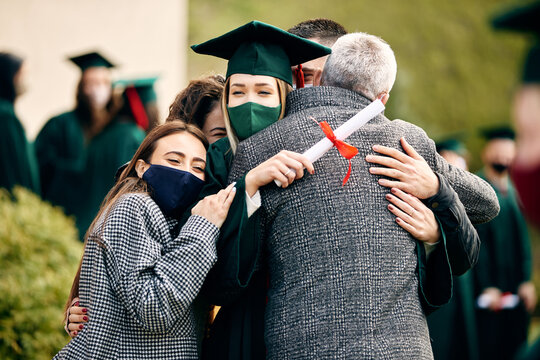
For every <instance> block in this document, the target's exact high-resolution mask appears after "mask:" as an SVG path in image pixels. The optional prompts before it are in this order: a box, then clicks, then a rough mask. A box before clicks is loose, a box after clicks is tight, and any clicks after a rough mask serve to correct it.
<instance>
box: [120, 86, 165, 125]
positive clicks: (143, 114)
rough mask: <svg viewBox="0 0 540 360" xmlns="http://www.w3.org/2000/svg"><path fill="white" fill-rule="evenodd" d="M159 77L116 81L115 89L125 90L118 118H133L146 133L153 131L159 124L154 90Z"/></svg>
mask: <svg viewBox="0 0 540 360" xmlns="http://www.w3.org/2000/svg"><path fill="white" fill-rule="evenodd" d="M157 80H158V77H157V76H154V77H146V78H137V79H121V80H118V81H115V83H114V87H115V89H116V88H123V92H122V100H123V105H122V108H121V109H120V111H119V113H118V116H119V117H120V118H122V117H125V118H124V119H122V120H129V119H128V118H131V119H132V120H133V121H134V122H135V124H137V125H138V126H139V127H140V128H141V129H143V130H144V131H146V132H149V131H150V130H152V129H153V128H154V127H156V125H158V123H159V111H158V107H157V94H156V90H155V88H154V85H155V83H156V81H157Z"/></svg>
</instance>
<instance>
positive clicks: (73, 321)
mask: <svg viewBox="0 0 540 360" xmlns="http://www.w3.org/2000/svg"><path fill="white" fill-rule="evenodd" d="M67 312H68V313H67V318H68V321H67V324H66V331H67V333H68V334H69V336H71V337H72V338H74V337H75V336H77V335H78V334H79V331H81V330H82V329H84V324H86V323H87V322H88V309H87V308H83V307H80V306H79V298H78V297H77V298H75V299H73V301H72V302H71V306H70V307H69V308H68V310H67Z"/></svg>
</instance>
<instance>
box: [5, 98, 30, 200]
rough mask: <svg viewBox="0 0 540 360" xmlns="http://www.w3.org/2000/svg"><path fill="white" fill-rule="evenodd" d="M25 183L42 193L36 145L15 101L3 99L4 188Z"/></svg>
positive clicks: (27, 186) (9, 188)
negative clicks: (28, 135)
mask: <svg viewBox="0 0 540 360" xmlns="http://www.w3.org/2000/svg"><path fill="white" fill-rule="evenodd" d="M14 185H21V186H24V187H26V188H28V189H30V190H32V191H33V192H35V193H37V194H39V174H38V169H37V162H36V158H35V155H34V151H33V148H32V144H30V143H29V142H28V140H27V139H26V134H25V132H24V128H23V126H22V124H21V123H20V121H19V119H18V118H17V116H16V115H15V109H14V106H13V102H11V101H8V100H6V99H2V98H0V188H6V189H8V190H11V188H12V187H13V186H14Z"/></svg>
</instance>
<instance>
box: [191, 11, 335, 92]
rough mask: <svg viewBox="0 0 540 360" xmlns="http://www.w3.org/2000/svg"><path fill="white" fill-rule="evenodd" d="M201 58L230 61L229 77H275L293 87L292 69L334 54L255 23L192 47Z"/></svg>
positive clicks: (308, 42) (266, 25) (297, 37)
mask: <svg viewBox="0 0 540 360" xmlns="http://www.w3.org/2000/svg"><path fill="white" fill-rule="evenodd" d="M191 48H192V49H193V51H195V52H196V53H198V54H206V55H212V56H217V57H220V58H223V59H226V60H229V64H228V67H227V75H226V77H229V76H230V75H232V74H251V75H267V76H272V77H275V78H278V79H281V80H284V81H285V82H287V83H289V84H291V85H292V71H291V66H294V65H298V64H301V63H304V62H306V61H309V60H312V59H316V58H319V57H322V56H325V55H328V54H330V53H331V49H330V48H328V47H326V46H323V45H320V44H317V43H316V42H313V41H310V40H306V39H304V38H301V37H299V36H296V35H293V34H290V33H288V32H286V31H284V30H281V29H279V28H277V27H275V26H272V25H268V24H265V23H262V22H259V21H252V22H249V23H247V24H245V25H243V26H240V27H239V28H237V29H234V30H232V31H229V32H228V33H226V34H224V35H221V36H219V37H216V38H214V39H211V40H208V41H206V42H204V43H202V44H199V45H193V46H192V47H191Z"/></svg>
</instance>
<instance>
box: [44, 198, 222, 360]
mask: <svg viewBox="0 0 540 360" xmlns="http://www.w3.org/2000/svg"><path fill="white" fill-rule="evenodd" d="M105 215H106V217H105V216H102V221H101V222H100V223H99V224H98V225H97V226H96V227H95V231H97V230H99V229H100V228H101V225H103V232H102V235H101V236H100V238H99V243H98V241H96V240H92V239H89V240H88V243H87V245H86V248H85V252H84V257H83V263H82V269H81V278H80V285H79V286H80V289H79V297H80V304H81V306H84V307H87V308H89V309H90V310H89V311H90V320H89V322H88V323H87V324H86V325H85V327H84V329H83V330H82V331H81V332H80V333H79V335H78V336H77V337H76V338H74V339H73V340H71V341H70V342H69V343H68V344H67V345H66V346H65V347H64V348H63V349H62V350H61V351H60V352H59V353H58V354H57V355H56V356H55V359H198V357H199V348H200V341H201V337H202V330H203V326H204V320H205V319H206V318H205V316H204V314H203V313H202V312H203V311H204V310H207V308H205V304H202V303H200V302H199V301H197V300H196V296H197V294H198V292H199V289H200V287H201V286H202V283H203V280H204V278H205V276H206V274H207V273H208V271H209V270H210V268H211V267H212V265H213V264H214V262H215V261H216V247H215V241H216V240H217V237H218V233H219V230H218V228H217V227H216V226H215V225H213V224H212V223H210V222H209V221H208V220H206V219H205V218H203V217H200V216H191V217H190V218H189V219H188V221H187V222H186V224H185V225H184V226H183V227H182V228H181V229H180V226H179V222H178V221H177V220H175V219H172V218H168V217H165V216H164V215H163V213H162V212H161V210H160V209H159V207H158V206H157V204H156V203H155V202H154V201H153V200H152V199H151V198H150V196H148V195H146V194H128V195H124V196H123V197H121V198H120V199H119V200H118V202H117V203H116V204H114V205H113V207H112V208H111V210H110V211H109V212H108V213H106V214H105ZM103 218H104V220H103ZM95 231H94V234H96V232H95Z"/></svg>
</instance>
